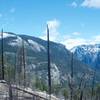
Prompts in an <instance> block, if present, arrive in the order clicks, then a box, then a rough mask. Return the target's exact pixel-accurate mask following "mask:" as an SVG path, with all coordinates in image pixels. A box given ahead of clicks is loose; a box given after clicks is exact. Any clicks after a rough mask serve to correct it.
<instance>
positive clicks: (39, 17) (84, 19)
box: [0, 0, 100, 49]
mask: <svg viewBox="0 0 100 100" xmlns="http://www.w3.org/2000/svg"><path fill="white" fill-rule="evenodd" d="M47 24H48V26H49V30H50V40H51V41H54V42H58V43H62V44H64V45H65V46H66V47H67V48H68V49H71V48H73V47H74V46H77V45H82V44H97V43H100V27H99V26H100V0H0V28H1V29H2V28H3V30H4V31H6V32H13V33H16V34H26V35H31V36H35V37H39V38H42V39H46V25H47Z"/></svg>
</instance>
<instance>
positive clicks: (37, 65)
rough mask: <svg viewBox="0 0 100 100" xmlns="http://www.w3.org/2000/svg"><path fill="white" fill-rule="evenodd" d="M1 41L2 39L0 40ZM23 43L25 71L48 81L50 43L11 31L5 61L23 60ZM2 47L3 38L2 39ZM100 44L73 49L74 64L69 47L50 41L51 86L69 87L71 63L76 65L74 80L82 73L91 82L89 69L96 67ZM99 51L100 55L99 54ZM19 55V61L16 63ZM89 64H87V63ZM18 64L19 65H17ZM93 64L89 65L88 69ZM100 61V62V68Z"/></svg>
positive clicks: (99, 78)
mask: <svg viewBox="0 0 100 100" xmlns="http://www.w3.org/2000/svg"><path fill="white" fill-rule="evenodd" d="M0 38H1V37H0ZM22 40H23V41H24V47H25V55H26V57H25V58H26V70H27V73H30V77H31V78H32V75H33V76H34V75H35V74H37V75H38V76H39V77H40V78H43V79H44V80H46V79H47V41H45V40H42V39H39V38H36V37H32V36H28V35H17V34H14V33H11V32H5V33H4V55H5V57H4V58H5V59H6V60H5V61H7V62H8V63H10V64H12V65H13V66H14V65H15V62H18V63H19V61H20V59H19V57H18V56H19V54H20V53H19V52H20V49H21V48H22ZM0 46H1V39H0ZM99 47H100V46H99V45H95V46H91V45H90V46H79V47H75V48H73V49H72V50H71V51H72V52H73V53H74V58H73V62H72V53H71V52H70V51H69V50H67V49H66V47H65V46H64V45H62V44H59V43H54V42H50V59H51V74H52V83H53V84H57V83H61V84H66V83H67V81H68V76H69V75H70V73H71V64H72V63H73V68H74V77H75V80H77V79H80V77H81V76H82V74H83V73H85V74H86V76H87V77H89V78H90V79H91V77H92V76H91V75H92V73H93V69H92V67H90V66H94V67H95V66H96V64H95V62H97V58H98V57H99V55H100V53H99ZM97 50H98V52H97ZM0 53H1V50H0ZM15 56H17V58H16V59H17V60H15ZM85 63H86V64H85ZM17 65H18V64H17ZM89 65H90V66H89ZM99 65H100V62H99V59H98V65H97V66H96V67H98V68H100V67H99ZM99 74H100V72H98V73H97V77H96V79H97V81H100V76H99Z"/></svg>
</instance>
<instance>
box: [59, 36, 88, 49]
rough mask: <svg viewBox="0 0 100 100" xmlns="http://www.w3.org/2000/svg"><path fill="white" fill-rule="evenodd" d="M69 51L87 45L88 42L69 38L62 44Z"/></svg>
mask: <svg viewBox="0 0 100 100" xmlns="http://www.w3.org/2000/svg"><path fill="white" fill-rule="evenodd" d="M61 43H62V44H64V45H65V46H66V48H67V49H71V48H73V47H74V46H77V45H82V44H86V40H85V39H82V38H69V39H67V40H64V41H62V42H61Z"/></svg>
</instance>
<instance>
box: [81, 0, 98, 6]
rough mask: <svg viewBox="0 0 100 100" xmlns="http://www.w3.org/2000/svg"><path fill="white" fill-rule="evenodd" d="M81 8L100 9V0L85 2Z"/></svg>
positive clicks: (85, 0)
mask: <svg viewBox="0 0 100 100" xmlns="http://www.w3.org/2000/svg"><path fill="white" fill-rule="evenodd" d="M81 6H83V7H89V8H100V0H84V1H83V3H82V4H81Z"/></svg>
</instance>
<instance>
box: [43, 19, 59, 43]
mask: <svg viewBox="0 0 100 100" xmlns="http://www.w3.org/2000/svg"><path fill="white" fill-rule="evenodd" d="M47 24H48V27H49V31H50V40H51V41H55V42H57V39H58V37H59V35H60V33H59V32H58V28H59V26H60V22H59V21H58V20H56V19H54V20H50V21H47ZM44 33H45V34H44V36H42V37H41V38H42V39H45V40H46V38H47V36H46V30H45V31H44Z"/></svg>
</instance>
